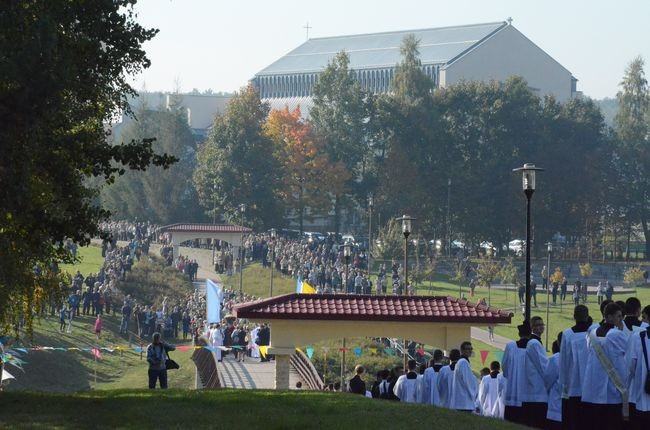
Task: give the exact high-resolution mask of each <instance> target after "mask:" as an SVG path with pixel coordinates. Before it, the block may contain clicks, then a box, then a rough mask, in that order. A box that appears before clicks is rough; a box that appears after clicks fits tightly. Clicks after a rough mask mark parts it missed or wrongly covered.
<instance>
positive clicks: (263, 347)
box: [260, 345, 269, 358]
mask: <svg viewBox="0 0 650 430" xmlns="http://www.w3.org/2000/svg"><path fill="white" fill-rule="evenodd" d="M268 349H269V347H268V346H266V345H260V354H261V355H262V358H266V352H267V351H268Z"/></svg>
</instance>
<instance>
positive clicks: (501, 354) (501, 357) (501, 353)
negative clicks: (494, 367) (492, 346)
mask: <svg viewBox="0 0 650 430" xmlns="http://www.w3.org/2000/svg"><path fill="white" fill-rule="evenodd" d="M494 355H496V356H497V361H498V362H499V363H501V362H502V361H503V351H497V352H495V353H494Z"/></svg>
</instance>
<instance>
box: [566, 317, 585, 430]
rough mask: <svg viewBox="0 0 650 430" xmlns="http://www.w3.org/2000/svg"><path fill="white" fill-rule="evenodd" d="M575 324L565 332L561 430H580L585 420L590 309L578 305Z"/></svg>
mask: <svg viewBox="0 0 650 430" xmlns="http://www.w3.org/2000/svg"><path fill="white" fill-rule="evenodd" d="M573 319H574V320H575V322H576V323H575V325H574V326H573V327H570V328H568V329H566V330H564V331H563V332H562V344H561V345H560V358H559V361H560V363H562V365H561V366H560V368H559V370H560V375H559V384H560V389H561V395H562V424H563V425H562V428H563V429H566V430H578V429H579V427H580V423H581V422H582V421H583V419H584V413H583V411H582V380H583V378H584V374H585V368H586V366H587V357H588V353H587V351H588V349H587V333H588V331H589V329H590V327H591V324H590V318H589V308H587V307H586V306H585V305H577V306H576V307H575V309H574V310H573Z"/></svg>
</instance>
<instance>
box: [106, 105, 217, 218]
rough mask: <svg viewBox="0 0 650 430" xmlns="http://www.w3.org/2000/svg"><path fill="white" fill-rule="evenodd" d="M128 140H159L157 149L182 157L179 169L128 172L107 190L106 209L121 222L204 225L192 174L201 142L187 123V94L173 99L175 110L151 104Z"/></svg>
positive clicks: (144, 107) (130, 129)
mask: <svg viewBox="0 0 650 430" xmlns="http://www.w3.org/2000/svg"><path fill="white" fill-rule="evenodd" d="M136 118H137V120H136V121H134V122H131V123H130V124H129V125H128V126H127V127H126V129H125V130H124V132H123V133H122V138H126V139H127V140H131V139H135V140H137V139H142V138H145V137H147V136H156V137H157V139H156V142H155V143H154V149H156V150H157V151H161V152H166V153H169V154H172V155H174V156H175V157H177V158H178V159H179V162H178V163H176V164H175V165H174V166H173V167H171V168H169V169H162V168H160V167H154V168H151V169H149V170H147V171H146V172H144V173H138V172H127V173H126V174H125V175H124V176H122V177H120V178H118V179H117V180H116V182H115V183H114V184H112V185H111V186H108V187H105V189H104V190H102V198H103V202H104V205H105V206H106V207H108V208H109V209H111V211H112V212H113V213H114V214H115V216H116V217H119V218H121V219H136V218H137V219H145V220H150V221H152V222H156V223H162V224H169V223H173V222H181V221H187V222H191V221H199V220H202V219H203V218H204V217H205V215H204V214H203V213H202V211H201V210H200V209H199V208H198V207H197V205H196V191H195V189H194V185H193V183H192V173H193V171H194V167H195V164H196V139H195V138H194V136H193V135H192V130H191V129H190V127H189V125H188V124H187V119H186V118H187V116H186V114H185V108H184V107H183V105H182V96H180V95H179V94H178V93H176V94H174V95H172V97H171V103H170V106H169V107H166V106H159V107H157V108H155V109H152V108H150V107H149V106H148V105H147V104H146V101H143V103H141V105H140V107H139V108H138V111H137V112H136Z"/></svg>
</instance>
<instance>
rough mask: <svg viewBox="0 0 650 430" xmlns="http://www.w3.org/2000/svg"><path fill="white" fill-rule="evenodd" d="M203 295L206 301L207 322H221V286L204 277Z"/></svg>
mask: <svg viewBox="0 0 650 430" xmlns="http://www.w3.org/2000/svg"><path fill="white" fill-rule="evenodd" d="M205 295H206V301H207V302H208V303H207V304H208V310H207V317H208V323H219V322H221V302H222V301H223V286H222V285H221V284H218V283H216V282H213V281H211V280H210V279H206V281H205Z"/></svg>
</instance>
